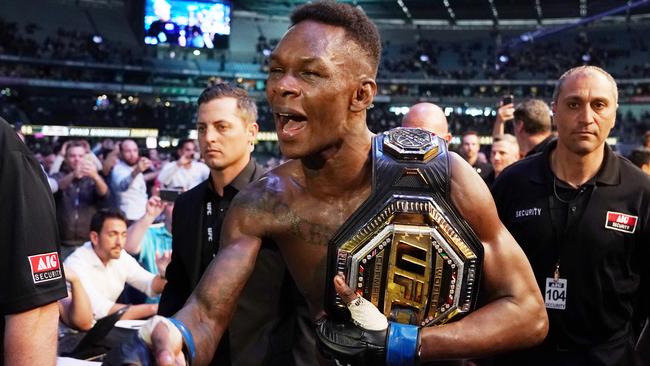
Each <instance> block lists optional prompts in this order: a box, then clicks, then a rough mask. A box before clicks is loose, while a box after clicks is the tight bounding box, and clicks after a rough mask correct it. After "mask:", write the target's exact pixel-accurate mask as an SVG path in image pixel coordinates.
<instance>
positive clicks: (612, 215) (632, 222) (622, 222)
mask: <svg viewBox="0 0 650 366" xmlns="http://www.w3.org/2000/svg"><path fill="white" fill-rule="evenodd" d="M637 221H639V216H632V215H627V214H624V213H620V212H613V211H607V220H606V221H605V227H606V228H607V229H612V230H616V231H622V232H624V233H628V234H633V233H634V230H635V229H636V222H637Z"/></svg>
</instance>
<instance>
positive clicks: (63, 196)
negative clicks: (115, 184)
mask: <svg viewBox="0 0 650 366" xmlns="http://www.w3.org/2000/svg"><path fill="white" fill-rule="evenodd" d="M87 145H88V144H87V143H85V141H80V140H74V141H68V142H66V143H65V164H64V167H63V168H64V170H62V171H60V172H58V173H56V174H54V175H53V178H54V179H55V180H56V181H57V183H58V186H59V191H58V192H57V193H56V194H55V195H54V198H55V201H56V211H57V212H56V218H57V222H58V225H59V232H60V235H61V244H62V245H61V257H62V259H65V258H67V256H68V255H69V254H70V253H72V252H73V251H74V250H75V249H76V248H77V247H78V246H80V245H81V244H83V243H84V242H85V241H86V240H88V235H89V233H90V232H89V227H90V218H91V217H92V216H93V215H94V214H95V212H97V209H99V208H100V206H101V205H102V203H103V201H104V198H105V197H106V196H107V195H108V186H107V185H106V182H104V179H103V178H102V177H101V176H100V175H99V172H98V171H97V166H96V164H95V161H94V158H93V157H92V156H91V155H90V154H89V153H88V152H87V150H86V147H87ZM62 150H63V149H62Z"/></svg>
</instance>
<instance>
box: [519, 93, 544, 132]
mask: <svg viewBox="0 0 650 366" xmlns="http://www.w3.org/2000/svg"><path fill="white" fill-rule="evenodd" d="M514 116H515V121H522V122H523V123H524V131H526V133H527V134H529V135H537V134H540V133H544V132H551V109H550V108H549V107H548V105H547V104H546V103H545V102H544V101H543V100H540V99H528V100H526V101H524V102H522V103H519V104H518V105H517V107H516V108H515V113H514Z"/></svg>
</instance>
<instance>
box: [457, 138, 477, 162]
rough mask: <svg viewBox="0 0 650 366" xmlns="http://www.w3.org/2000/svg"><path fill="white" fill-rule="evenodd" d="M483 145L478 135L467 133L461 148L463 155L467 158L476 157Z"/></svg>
mask: <svg viewBox="0 0 650 366" xmlns="http://www.w3.org/2000/svg"><path fill="white" fill-rule="evenodd" d="M480 147H481V145H480V144H479V143H478V136H476V135H465V136H463V143H462V144H461V146H460V148H461V151H462V153H463V156H465V158H467V159H474V158H476V157H477V156H478V150H479V148H480Z"/></svg>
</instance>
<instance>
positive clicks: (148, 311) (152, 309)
mask: <svg viewBox="0 0 650 366" xmlns="http://www.w3.org/2000/svg"><path fill="white" fill-rule="evenodd" d="M125 306H128V305H125V304H115V305H113V307H112V308H111V310H110V311H109V314H113V313H114V312H116V311H118V310H120V309H121V308H123V307H125ZM157 312H158V304H139V305H131V306H129V309H128V310H127V311H126V312H125V313H124V315H122V318H121V319H122V320H130V319H147V318H149V317H151V316H154V315H156V313H157Z"/></svg>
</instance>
